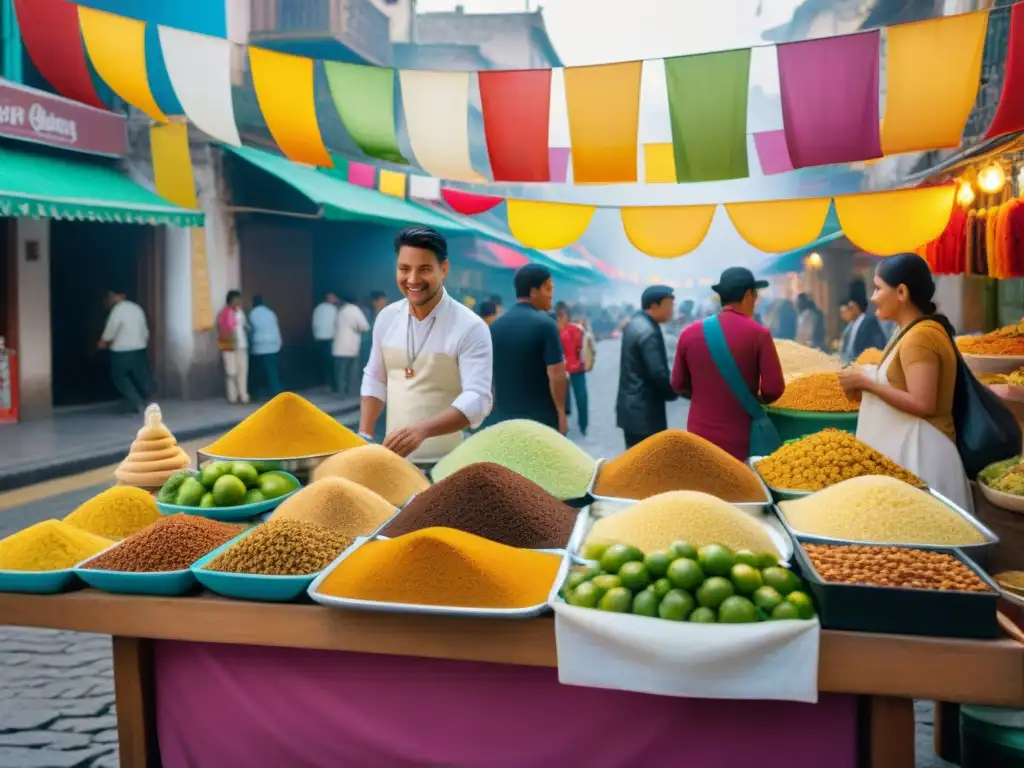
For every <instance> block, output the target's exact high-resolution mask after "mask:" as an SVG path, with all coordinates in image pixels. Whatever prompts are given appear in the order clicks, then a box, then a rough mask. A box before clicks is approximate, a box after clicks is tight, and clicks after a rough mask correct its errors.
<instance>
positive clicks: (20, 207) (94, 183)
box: [0, 145, 203, 227]
mask: <svg viewBox="0 0 1024 768" xmlns="http://www.w3.org/2000/svg"><path fill="white" fill-rule="evenodd" d="M0 216H14V217H19V218H20V217H31V218H35V219H74V220H77V221H103V222H113V223H118V224H170V225H171V226H175V227H201V226H202V225H203V214H202V212H201V211H190V210H188V209H185V208H179V207H178V206H176V205H174V204H173V203H169V202H167V201H166V200H164V199H163V198H162V197H159V196H158V195H156V194H154V193H153V192H150V191H149V190H148V189H145V188H144V187H140V186H139V185H138V184H136V183H135V182H133V181H132V180H131V179H129V178H128V177H127V176H125V175H123V174H121V173H120V172H119V171H117V170H116V169H115V168H113V167H112V166H110V165H109V164H107V163H106V162H103V163H101V162H98V161H95V160H92V159H85V158H81V157H76V156H75V155H73V154H70V153H69V154H67V155H63V154H61V155H56V154H50V153H44V152H32V151H22V150H19V149H13V148H11V147H10V146H7V145H3V146H0Z"/></svg>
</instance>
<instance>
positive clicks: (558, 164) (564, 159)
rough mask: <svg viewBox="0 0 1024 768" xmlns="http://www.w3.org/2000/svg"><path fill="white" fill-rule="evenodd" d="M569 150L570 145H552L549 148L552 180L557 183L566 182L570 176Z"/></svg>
mask: <svg viewBox="0 0 1024 768" xmlns="http://www.w3.org/2000/svg"><path fill="white" fill-rule="evenodd" d="M569 152H570V149H569V147H551V148H550V149H549V150H548V165H549V167H550V168H551V181H552V182H553V183H555V184H565V180H566V179H567V178H568V177H569Z"/></svg>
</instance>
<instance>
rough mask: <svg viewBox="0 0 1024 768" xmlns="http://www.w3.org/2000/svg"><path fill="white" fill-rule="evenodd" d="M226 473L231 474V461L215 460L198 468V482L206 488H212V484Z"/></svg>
mask: <svg viewBox="0 0 1024 768" xmlns="http://www.w3.org/2000/svg"><path fill="white" fill-rule="evenodd" d="M228 474H231V462H230V461H215V462H213V463H212V464H207V465H206V466H205V467H203V468H202V469H201V470H199V482H200V483H202V484H203V487H204V488H206V490H208V491H209V490H213V484H214V483H216V482H217V480H219V479H220V478H222V477H224V475H228Z"/></svg>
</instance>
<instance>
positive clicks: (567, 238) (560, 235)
mask: <svg viewBox="0 0 1024 768" xmlns="http://www.w3.org/2000/svg"><path fill="white" fill-rule="evenodd" d="M593 216H594V206H592V205H572V204H570V203H545V202H543V201H540V200H509V201H508V228H509V231H510V232H511V233H512V235H513V236H514V237H515V238H516V240H518V241H519V242H520V243H522V244H523V245H525V246H526V247H527V248H536V249H538V250H542V251H547V250H553V249H555V248H565V247H566V246H567V245H572V244H573V243H574V242H576V241H577V240H579V239H580V238H581V237H582V236H583V233H584V232H586V231H587V227H589V226H590V220H591V219H592V218H593Z"/></svg>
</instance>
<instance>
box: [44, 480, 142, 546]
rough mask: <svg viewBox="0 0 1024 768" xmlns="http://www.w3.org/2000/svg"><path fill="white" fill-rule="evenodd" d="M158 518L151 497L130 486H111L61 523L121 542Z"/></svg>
mask: <svg viewBox="0 0 1024 768" xmlns="http://www.w3.org/2000/svg"><path fill="white" fill-rule="evenodd" d="M159 519H160V510H159V509H157V507H156V499H155V498H153V494H151V493H149V492H148V491H144V490H142V489H141V488H135V487H133V486H130V485H115V486H114V487H113V488H108V489H107V490H105V491H103V493H100V494H98V495H96V496H93V497H92V498H91V499H89V500H88V501H87V502H85V503H84V504H82V505H81V506H80V507H79V508H78V509H76V510H75V511H74V512H72V513H71V514H70V515H68V516H67V517H65V518H64V522H65V523H67V524H68V525H73V526H75V527H76V528H81V529H82V530H83V531H88V532H89V533H95V534H96V535H97V536H103V537H105V538H108V539H124V538H127V537H128V536H131V535H132V534H133V533H138V532H139V531H141V530H142V529H143V528H145V527H146V526H147V525H149V524H150V523H155V522H156V521H157V520H159Z"/></svg>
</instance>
